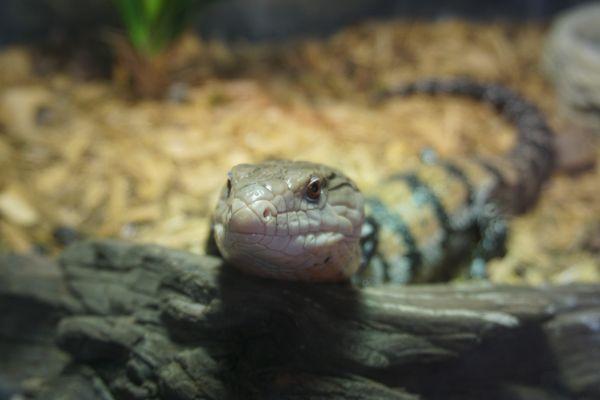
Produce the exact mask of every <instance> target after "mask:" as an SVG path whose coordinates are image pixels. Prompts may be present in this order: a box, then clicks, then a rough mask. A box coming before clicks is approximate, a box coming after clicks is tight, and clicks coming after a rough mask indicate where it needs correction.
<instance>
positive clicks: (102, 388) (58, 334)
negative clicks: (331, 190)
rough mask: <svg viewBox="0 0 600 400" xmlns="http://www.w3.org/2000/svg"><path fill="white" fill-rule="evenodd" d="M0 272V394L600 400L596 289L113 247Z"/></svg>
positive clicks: (5, 263)
mask: <svg viewBox="0 0 600 400" xmlns="http://www.w3.org/2000/svg"><path fill="white" fill-rule="evenodd" d="M0 271H1V272H0V305H1V306H2V307H1V310H0V311H1V312H0V322H2V324H1V325H0V327H1V330H0V350H1V351H2V354H3V357H2V358H3V362H2V363H0V388H1V389H0V399H2V398H3V397H2V391H4V393H5V395H6V396H8V395H9V394H10V393H17V392H18V393H21V394H23V395H24V396H26V397H29V398H44V399H48V398H50V399H52V398H55V399H58V398H60V399H70V398H74V399H75V398H77V399H186V400H187V399H227V398H234V399H235V398H240V399H251V398H257V399H265V398H266V399H307V398H314V399H321V398H322V399H373V398H376V399H453V398H456V399H471V398H472V399H479V398H486V399H536V398H539V399H569V398H580V399H585V398H589V399H592V398H600V374H599V373H598V371H600V286H599V285H576V286H554V287H544V288H531V287H510V286H493V285H489V284H473V283H471V284H466V285H462V286H456V285H438V286H405V287H401V286H382V287H378V288H369V289H363V290H359V289H356V288H354V287H352V286H350V285H348V284H314V283H313V284H300V283H288V282H279V281H271V280H263V279H258V278H255V277H251V276H247V275H243V274H240V273H238V272H237V271H236V270H234V269H233V268H231V267H229V266H226V265H222V261H221V260H220V259H219V258H215V257H209V256H198V255H193V254H190V253H186V252H182V251H175V250H169V249H165V248H161V247H157V246H151V245H134V244H127V243H123V242H119V241H89V242H79V243H77V244H75V245H73V246H71V247H70V248H68V249H67V250H66V251H65V252H64V253H63V254H62V256H61V257H60V259H59V261H58V263H52V262H48V261H43V260H38V259H32V258H28V257H14V256H13V257H4V258H3V259H1V260H0ZM5 360H8V361H9V362H8V363H5V362H4V361H5Z"/></svg>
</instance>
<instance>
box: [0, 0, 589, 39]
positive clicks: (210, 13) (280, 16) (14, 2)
mask: <svg viewBox="0 0 600 400" xmlns="http://www.w3.org/2000/svg"><path fill="white" fill-rule="evenodd" d="M581 3H584V1H582V0H523V1H517V0H511V1H477V0H454V1H442V0H425V1H408V0H331V1H326V2H323V1H319V0H222V1H215V2H213V4H209V5H208V7H207V8H206V10H204V12H203V13H202V14H201V15H198V16H196V17H195V18H194V21H193V23H192V25H193V27H194V28H195V29H197V30H198V31H199V32H200V33H202V35H204V36H206V37H217V38H221V39H230V40H231V39H248V40H272V39H279V40H282V39H287V38H289V37H290V36H298V35H315V34H319V35H323V34H330V33H333V32H335V31H336V30H338V29H340V28H342V27H344V26H347V25H348V24H353V23H357V22H360V21H364V20H365V19H368V18H386V19H389V18H394V17H401V18H417V17H420V18H428V19H439V18H448V17H467V18H476V19H498V18H505V19H512V20H520V21H524V20H531V19H537V20H540V19H545V20H547V19H548V18H550V17H552V16H553V15H555V14H556V13H557V12H559V11H561V10H564V9H567V8H569V7H572V6H574V5H577V4H581ZM106 25H115V26H116V25H118V16H117V13H116V12H115V10H114V7H112V4H111V2H110V1H105V0H87V1H76V0H4V1H2V2H1V3H0V40H2V42H0V43H4V44H5V43H11V42H14V41H23V40H31V39H39V38H43V37H46V36H47V34H48V32H50V31H52V30H59V31H60V30H71V31H78V30H79V31H88V30H89V29H90V28H93V27H96V28H100V27H103V26H106Z"/></svg>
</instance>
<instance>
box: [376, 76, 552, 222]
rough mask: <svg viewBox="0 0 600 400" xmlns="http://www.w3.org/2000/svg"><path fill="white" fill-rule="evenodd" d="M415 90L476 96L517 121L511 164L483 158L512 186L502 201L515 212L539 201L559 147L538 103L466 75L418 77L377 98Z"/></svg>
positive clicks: (522, 210)
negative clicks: (423, 78)
mask: <svg viewBox="0 0 600 400" xmlns="http://www.w3.org/2000/svg"><path fill="white" fill-rule="evenodd" d="M412 94H429V95H438V94H450V95H457V96H464V97H469V98H473V99H475V100H478V101H481V102H483V103H486V104H489V105H490V106H492V107H493V108H494V109H495V110H496V111H497V112H498V113H499V114H500V115H502V116H503V117H504V118H505V119H506V120H507V121H508V122H510V123H511V124H513V126H515V127H516V130H517V138H516V143H515V145H514V146H513V147H512V149H511V150H510V151H509V152H508V153H507V154H506V155H505V157H504V159H505V160H508V161H509V162H508V165H509V168H506V167H503V166H502V165H505V163H497V162H494V161H492V160H482V162H483V163H484V164H485V165H486V167H487V168H488V169H489V170H490V171H492V172H493V173H494V175H496V176H497V177H498V179H499V180H500V181H502V182H500V183H501V185H502V186H504V187H506V186H508V188H509V189H510V190H509V191H508V192H509V193H510V195H509V196H502V197H503V199H502V202H503V203H504V204H505V205H506V206H508V208H509V209H511V210H512V212H515V213H520V212H524V211H526V210H527V209H528V208H529V207H530V206H531V205H533V204H534V203H535V201H536V200H537V198H538V196H539V193H540V189H541V187H542V185H543V184H544V183H545V182H546V181H547V180H548V178H549V177H550V175H551V174H552V172H553V170H554V167H555V162H556V150H555V147H554V133H553V131H552V129H551V128H550V127H549V126H548V124H547V123H546V119H545V118H544V116H543V114H542V113H541V112H540V111H539V109H538V108H537V107H536V106H535V105H534V104H532V103H531V102H529V101H528V100H526V99H524V98H523V97H521V96H520V95H519V94H518V93H516V92H514V91H512V90H510V89H508V88H506V87H504V86H501V85H498V84H489V83H479V82H475V81H472V80H470V79H466V78H457V79H450V80H437V79H430V80H423V81H417V82H413V83H409V84H406V85H401V86H398V87H394V88H392V89H389V90H386V91H383V92H381V93H379V94H378V96H377V100H378V101H381V100H384V99H387V98H390V97H393V96H402V97H404V96H409V95H412ZM507 169H510V171H508V170H507ZM502 192H504V193H506V192H505V191H502ZM506 197H508V198H506Z"/></svg>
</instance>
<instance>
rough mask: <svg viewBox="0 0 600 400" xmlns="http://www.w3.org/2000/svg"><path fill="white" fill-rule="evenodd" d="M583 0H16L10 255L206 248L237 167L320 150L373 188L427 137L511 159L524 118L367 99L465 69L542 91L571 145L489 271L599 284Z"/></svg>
mask: <svg viewBox="0 0 600 400" xmlns="http://www.w3.org/2000/svg"><path fill="white" fill-rule="evenodd" d="M582 3H583V2H581V1H574V0H573V1H566V0H565V1H559V0H524V1H516V0H515V1H503V2H498V1H475V0H463V1H458V0H456V1H437V0H436V1H434V0H421V1H406V0H405V1H400V0H371V1H368V0H332V1H326V2H324V1H318V0H207V1H201V0H172V1H165V0H115V1H105V0H103V1H100V0H88V1H85V2H83V1H75V0H3V1H2V2H0V252H19V253H36V254H42V255H48V256H53V255H55V254H57V253H58V252H59V251H60V250H61V249H62V248H63V247H64V246H65V245H67V244H69V243H71V242H73V241H75V240H79V239H81V238H84V237H114V238H121V239H126V240H132V241H138V242H151V243H158V244H162V245H166V246H171V247H176V248H182V249H186V250H190V251H194V252H198V253H201V252H203V251H204V241H205V239H206V236H207V233H208V227H209V224H210V215H211V213H212V210H213V207H214V205H215V201H216V197H217V194H218V192H219V189H220V188H221V187H222V185H223V184H224V182H225V179H226V173H227V171H228V170H229V168H231V166H232V165H235V164H237V163H241V162H257V161H261V160H264V159H266V158H273V157H279V158H292V159H306V160H311V161H316V162H326V163H328V164H332V165H333V166H335V167H338V168H340V169H342V170H344V171H345V172H346V173H347V174H348V175H349V176H351V177H353V178H354V179H355V180H356V181H357V182H358V184H359V186H360V187H361V188H362V189H363V190H364V191H366V192H368V190H369V187H372V186H373V185H376V184H377V182H379V181H380V180H381V179H382V178H383V177H384V176H386V175H387V174H389V173H391V172H394V171H398V170H403V169H407V168H412V167H413V166H414V165H416V164H417V163H418V162H419V154H420V153H421V151H422V150H423V149H433V150H435V151H436V152H437V153H438V154H440V155H442V156H446V157H470V156H473V155H477V154H488V155H489V154H496V155H499V154H502V152H504V151H505V150H506V149H508V148H509V147H510V145H511V143H512V141H513V139H514V135H513V134H514V131H513V128H512V127H511V126H509V125H507V124H506V123H505V122H504V121H502V120H501V118H499V117H498V116H497V115H496V114H494V113H493V112H492V111H491V110H489V109H488V108H486V107H484V106H481V105H479V104H476V103H474V102H472V101H468V100H464V99H446V98H436V99H431V98H422V97H419V96H417V97H415V98H410V99H395V100H391V101H389V102H387V103H386V104H384V105H382V106H379V107H373V106H372V105H371V104H370V103H369V99H370V97H371V96H372V95H373V93H375V92H376V91H377V90H379V89H382V88H385V87H388V86H390V85H394V84H398V83H405V82H410V81H413V80H416V79H420V78H424V77H453V76H469V77H472V78H475V79H478V80H480V81H484V82H495V83H501V84H503V85H506V86H508V87H510V88H512V89H515V90H516V91H518V92H520V93H522V94H524V95H525V96H526V97H528V98H529V99H531V100H532V101H533V102H535V103H536V104H537V105H539V107H540V108H541V109H542V110H543V111H544V112H545V113H546V115H547V116H548V119H549V122H550V124H551V125H552V126H553V127H554V128H555V129H556V131H557V133H558V140H557V143H558V146H559V148H560V154H561V160H560V168H559V170H558V171H557V173H556V175H555V177H554V178H553V180H552V182H551V183H550V184H549V185H548V187H547V188H546V189H545V191H544V193H543V195H542V197H541V200H540V202H539V204H538V206H537V207H536V208H535V210H533V211H532V212H531V213H529V214H527V215H525V216H523V217H519V218H517V219H515V220H514V221H512V223H511V228H512V234H511V236H510V243H509V253H508V255H507V257H505V258H503V259H501V260H496V261H494V262H493V263H492V264H491V266H490V271H491V278H492V280H494V281H496V282H509V283H529V284H540V283H547V282H558V283H569V282H575V281H598V280H600V261H599V260H600V195H599V194H598V193H599V190H598V189H599V187H598V186H599V184H598V182H600V173H599V172H598V170H597V168H596V167H595V166H596V164H597V161H598V160H599V159H600V154H599V151H598V145H597V143H598V137H599V136H600V135H599V133H598V132H599V131H600V129H599V126H600V122H599V121H600V117H599V115H600V113H599V111H598V110H600V76H599V74H600V61H599V60H600V50H599V48H600V24H598V23H597V22H598V21H600V14H599V11H598V3H589V4H587V5H585V4H584V5H581V4H582ZM578 7H584V8H578Z"/></svg>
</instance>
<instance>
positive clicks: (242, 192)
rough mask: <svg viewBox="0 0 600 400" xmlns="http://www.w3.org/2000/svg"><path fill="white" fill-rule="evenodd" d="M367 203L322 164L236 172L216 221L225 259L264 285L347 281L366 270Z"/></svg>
mask: <svg viewBox="0 0 600 400" xmlns="http://www.w3.org/2000/svg"><path fill="white" fill-rule="evenodd" d="M363 221H364V199H363V196H362V195H361V193H360V192H359V191H358V189H357V187H356V185H355V184H354V182H352V181H351V180H350V179H349V178H347V177H346V176H345V175H343V174H342V173H341V172H339V171H337V170H335V169H333V168H330V167H327V166H325V165H322V164H315V163H310V162H303V161H285V160H277V161H267V162H264V163H261V164H241V165H237V166H235V167H233V168H232V170H231V171H230V172H229V175H228V179H227V183H226V185H225V187H224V188H223V190H222V192H221V196H220V198H219V202H218V204H217V208H216V211H215V214H214V220H213V229H214V233H215V240H216V243H217V246H218V248H219V251H220V252H221V254H222V255H223V257H224V258H225V260H227V261H228V262H229V263H230V264H233V265H235V266H236V267H238V268H240V269H241V270H243V271H246V272H250V273H252V274H255V275H260V276H264V277H270V278H276V279H285V280H302V281H339V280H344V279H347V278H348V277H350V276H351V275H352V274H354V273H355V272H356V270H357V269H358V267H359V264H360V233H361V228H362V224H363Z"/></svg>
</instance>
